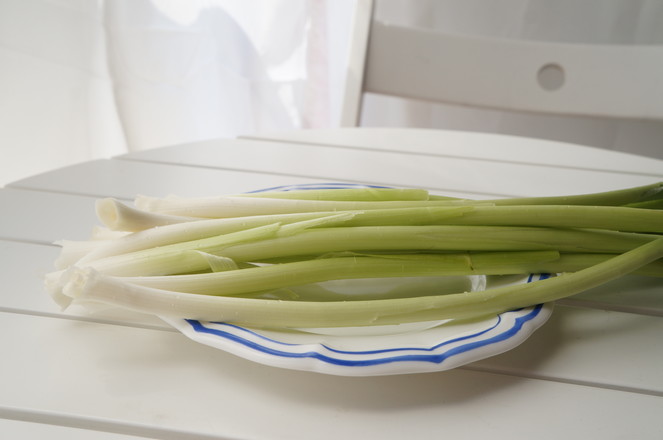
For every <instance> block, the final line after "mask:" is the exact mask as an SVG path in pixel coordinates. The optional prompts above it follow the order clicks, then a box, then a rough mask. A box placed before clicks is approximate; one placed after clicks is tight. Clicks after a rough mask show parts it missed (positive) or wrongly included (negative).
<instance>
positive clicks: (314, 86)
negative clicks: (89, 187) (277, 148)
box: [0, 0, 354, 185]
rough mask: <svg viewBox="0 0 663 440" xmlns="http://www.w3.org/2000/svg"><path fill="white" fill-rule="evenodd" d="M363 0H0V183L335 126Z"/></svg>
mask: <svg viewBox="0 0 663 440" xmlns="http://www.w3.org/2000/svg"><path fill="white" fill-rule="evenodd" d="M353 8H354V0H0V185H2V184H6V183H8V182H11V181H14V180H16V179H18V178H21V177H23V176H26V175H30V174H35V173H38V172H42V171H45V170H48V169H51V168H56V167H60V166H64V165H68V164H71V163H75V162H80V161H84V160H89V159H94V158H100V157H109V156H112V155H116V154H120V153H123V152H127V151H134V150H140V149H146V148H153V147H159V146H164V145H172V144H177V143H184V142H193V141H197V140H203V139H210V138H218V137H235V136H238V135H242V134H250V133H255V132H259V131H263V130H277V129H284V130H285V129H290V128H309V127H310V128H314V127H328V126H333V125H336V124H337V123H338V122H337V119H338V108H339V106H340V102H339V97H340V95H341V93H340V91H341V90H342V86H343V84H342V83H343V74H344V72H343V68H344V67H343V66H344V65H345V63H346V60H345V58H346V57H347V50H348V45H349V41H348V38H349V35H350V26H351V20H352V13H353Z"/></svg>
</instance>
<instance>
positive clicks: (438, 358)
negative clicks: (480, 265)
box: [164, 183, 552, 376]
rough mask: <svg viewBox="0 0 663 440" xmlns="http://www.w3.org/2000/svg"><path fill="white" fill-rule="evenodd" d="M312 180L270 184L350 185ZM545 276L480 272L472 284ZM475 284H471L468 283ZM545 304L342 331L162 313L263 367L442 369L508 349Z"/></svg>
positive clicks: (353, 371) (367, 371)
mask: <svg viewBox="0 0 663 440" xmlns="http://www.w3.org/2000/svg"><path fill="white" fill-rule="evenodd" d="M351 186H354V185H345V184H337V183H331V184H326V183H325V184H315V185H306V186H301V185H297V186H291V187H278V188H270V190H277V189H278V190H286V191H287V190H294V189H305V188H315V189H319V188H339V187H351ZM546 277H548V275H529V276H522V277H520V276H518V277H514V276H508V277H495V276H491V277H485V279H484V280H483V281H484V283H480V284H481V287H480V288H486V289H490V288H494V287H497V286H503V285H508V284H519V283H527V282H532V281H537V280H539V279H543V278H546ZM474 284H476V283H474ZM551 313H552V305H551V304H543V305H537V306H533V307H527V308H522V309H518V310H513V311H509V312H505V313H502V314H499V315H496V316H490V317H486V318H482V319H475V320H463V321H456V320H453V321H440V322H426V323H416V324H407V325H400V326H380V327H369V328H345V329H300V330H283V331H277V330H262V329H260V330H258V329H251V328H246V327H241V326H237V325H234V324H229V323H222V322H204V321H196V320H185V319H170V318H164V321H166V322H167V323H169V324H170V325H172V326H173V327H175V328H176V329H177V330H179V331H180V332H182V333H183V334H184V335H186V336H187V337H189V338H191V339H192V340H194V341H196V342H199V343H202V344H205V345H209V346H211V347H214V348H217V349H220V350H224V351H226V352H229V353H232V354H235V355H237V356H240V357H243V358H245V359H249V360H251V361H254V362H258V363H261V364H265V365H270V366H274V367H281V368H289V369H294V370H305V371H314V372H319V373H326V374H334V375H342V376H375V375H388V374H409V373H423V372H432V371H442V370H448V369H452V368H456V367H459V366H461V365H465V364H467V363H470V362H474V361H477V360H480V359H484V358H486V357H490V356H494V355H497V354H499V353H503V352H505V351H507V350H510V349H512V348H514V347H516V346H517V345H519V344H520V343H522V342H523V341H524V340H525V339H527V338H528V337H529V336H530V335H531V334H532V333H533V332H534V331H535V330H536V329H537V328H539V327H540V326H541V325H543V324H544V323H545V322H546V321H547V320H548V318H549V317H550V315H551Z"/></svg>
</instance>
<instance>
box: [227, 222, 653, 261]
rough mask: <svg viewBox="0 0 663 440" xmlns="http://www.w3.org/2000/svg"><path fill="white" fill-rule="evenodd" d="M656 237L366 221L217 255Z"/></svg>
mask: <svg viewBox="0 0 663 440" xmlns="http://www.w3.org/2000/svg"><path fill="white" fill-rule="evenodd" d="M656 238H657V236H655V235H646V234H635V233H623V232H614V231H601V230H582V229H577V230H576V229H552V228H534V227H515V226H514V227H511V226H447V225H445V226H365V227H344V228H318V229H309V230H306V231H303V232H302V233H300V234H297V235H294V236H290V237H280V238H272V239H265V240H261V241H255V242H251V243H245V244H238V245H233V246H228V247H226V248H225V249H223V250H220V251H218V253H219V255H223V256H226V257H229V258H232V259H233V260H235V261H254V262H255V261H262V260H265V259H273V258H282V257H293V256H298V255H322V254H326V253H330V252H343V251H358V252H370V251H389V252H394V253H400V252H411V251H420V252H432V251H460V252H462V251H525V250H530V251H531V250H555V251H560V252H583V253H584V252H598V253H621V252H625V251H627V250H630V249H633V248H635V247H637V246H639V245H642V244H645V243H648V242H650V241H652V240H654V239H656Z"/></svg>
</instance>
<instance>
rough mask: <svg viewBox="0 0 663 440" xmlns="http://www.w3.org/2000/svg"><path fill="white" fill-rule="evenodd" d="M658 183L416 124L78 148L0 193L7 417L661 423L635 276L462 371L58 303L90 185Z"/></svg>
mask: <svg viewBox="0 0 663 440" xmlns="http://www.w3.org/2000/svg"><path fill="white" fill-rule="evenodd" d="M660 180H663V161H660V160H655V159H650V158H643V157H637V156H632V155H628V154H624V153H616V152H610V151H606V150H598V149H594V148H588V147H581V146H574V145H569V144H562V143H556V142H549V141H540V140H533V139H526V138H517V137H507V136H495V135H488V134H476V133H463V132H451V131H432V130H416V129H367V128H360V129H339V130H313V131H297V132H289V133H279V134H274V135H264V136H261V137H253V138H239V139H226V140H210V141H206V142H199V143H194V144H187V145H178V146H173V147H165V148H160V149H155V150H149V151H143V152H137V153H131V154H127V155H124V156H121V157H116V158H113V159H108V160H96V161H91V162H86V163H82V164H78V165H74V166H70V167H67V168H64V169H58V170H54V171H52V172H48V173H45V174H42V175H37V176H33V177H30V178H27V179H24V180H21V181H17V182H14V183H12V184H10V185H8V186H7V187H5V188H4V189H2V190H0V207H1V209H2V214H3V215H2V216H0V256H2V262H3V264H2V265H0V273H1V278H2V279H3V280H4V282H5V286H4V288H3V289H2V290H1V291H0V292H1V293H0V331H1V334H2V337H0V353H2V362H0V389H1V390H2V392H0V433H1V434H2V437H3V438H37V436H39V438H49V439H58V438H62V439H65V438H66V439H77V438H86V439H110V438H118V439H125V438H136V437H145V438H168V439H180V438H181V439H196V438H201V439H208V438H223V439H290V440H293V439H312V438H315V439H338V438H380V439H392V438H393V439H396V438H398V439H400V438H404V437H410V438H434V437H435V438H437V437H439V436H440V435H441V434H445V435H449V436H456V437H457V436H460V438H479V436H481V435H485V436H486V437H488V436H489V437H490V438H493V439H495V438H514V437H515V438H525V437H528V438H529V437H530V436H535V437H536V438H538V439H558V438H561V437H563V436H564V437H566V438H598V437H599V436H600V437H601V438H603V439H613V438H614V439H617V438H628V439H660V438H663V422H661V415H663V368H661V365H662V361H663V338H661V335H663V295H662V293H663V284H661V282H660V281H658V280H652V279H646V278H641V277H634V276H629V277H626V278H623V279H621V280H618V281H615V282H612V283H609V284H608V285H605V286H603V287H601V288H597V289H593V290H591V291H588V292H585V293H583V294H581V295H578V296H576V297H574V298H572V299H568V300H564V301H560V302H559V303H558V304H557V305H556V306H555V311H554V313H553V315H552V317H551V319H550V320H549V321H548V322H547V323H546V324H545V325H544V326H543V327H542V328H541V329H539V330H538V331H536V332H535V333H534V334H533V335H532V336H531V337H530V338H529V339H528V340H527V341H525V342H524V343H522V344H521V345H520V346H518V347H516V348H515V349H513V350H511V351H509V352H507V353H503V354H501V355H498V356H494V357H491V358H488V359H484V360H482V361H479V362H475V363H472V364H469V365H466V366H463V367H460V368H457V369H454V370H451V371H445V372H438V373H425V374H410V375H396V376H381V377H340V376H331V375H323V374H319V373H312V372H298V371H291V370H286V369H279V368H273V367H267V366H263V365H260V364H256V363H252V362H249V361H247V360H244V359H241V358H238V357H236V356H233V355H231V354H227V353H225V352H222V351H219V350H215V349H212V348H209V347H206V346H203V345H200V344H197V343H194V342H192V341H190V340H188V339H186V338H185V337H184V336H183V335H181V334H180V333H178V332H176V331H175V330H173V329H172V328H170V327H168V326H167V325H165V324H164V323H162V322H160V321H159V320H157V319H156V318H153V317H146V316H140V315H117V316H113V315H108V316H104V317H103V318H100V317H97V316H94V315H89V314H86V313H84V312H82V311H78V310H68V311H65V312H62V311H60V310H59V309H58V308H57V307H56V306H55V304H54V303H52V301H51V299H50V298H49V297H48V295H47V294H46V293H45V291H44V289H43V287H42V277H43V275H44V274H45V273H46V272H49V271H51V270H52V265H53V261H54V260H55V258H56V256H57V255H58V253H59V248H58V247H57V246H55V245H53V244H52V243H53V242H54V241H56V240H60V239H65V238H66V239H72V240H78V239H86V238H87V236H88V234H89V232H90V230H91V228H92V226H93V225H95V224H98V222H97V219H96V217H95V213H94V202H95V200H96V199H97V198H99V197H116V198H119V199H121V200H127V201H129V200H132V199H133V197H134V196H135V195H136V194H146V195H153V196H165V195H168V194H178V195H183V196H194V195H198V196H204V195H213V194H231V193H238V192H243V191H250V190H255V189H259V188H266V187H273V186H278V185H288V184H296V183H312V182H330V181H334V182H360V183H375V184H385V185H394V186H406V187H421V188H426V189H429V190H431V191H433V192H435V193H438V194H447V195H451V196H465V197H474V198H489V197H490V198H492V197H497V196H525V195H563V194H577V193H586V192H593V191H605V190H610V189H617V188H623V187H628V186H635V185H641V184H648V183H652V182H656V181H660Z"/></svg>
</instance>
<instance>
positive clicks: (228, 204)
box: [134, 196, 492, 218]
mask: <svg viewBox="0 0 663 440" xmlns="http://www.w3.org/2000/svg"><path fill="white" fill-rule="evenodd" d="M134 203H135V204H136V206H137V207H138V208H139V209H142V210H145V211H148V212H153V213H157V214H165V215H175V216H187V217H196V218H229V217H247V216H253V215H273V214H292V213H297V212H321V211H365V210H373V209H394V208H426V207H447V206H477V205H490V204H492V202H486V201H482V200H480V201H476V200H461V199H445V200H435V201H430V200H403V201H399V200H393V201H391V200H388V201H368V202H366V201H334V200H297V199H274V198H259V197H244V196H220V197H199V198H184V197H182V198H180V197H168V198H156V197H147V196H138V197H136V200H135V202H134Z"/></svg>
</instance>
